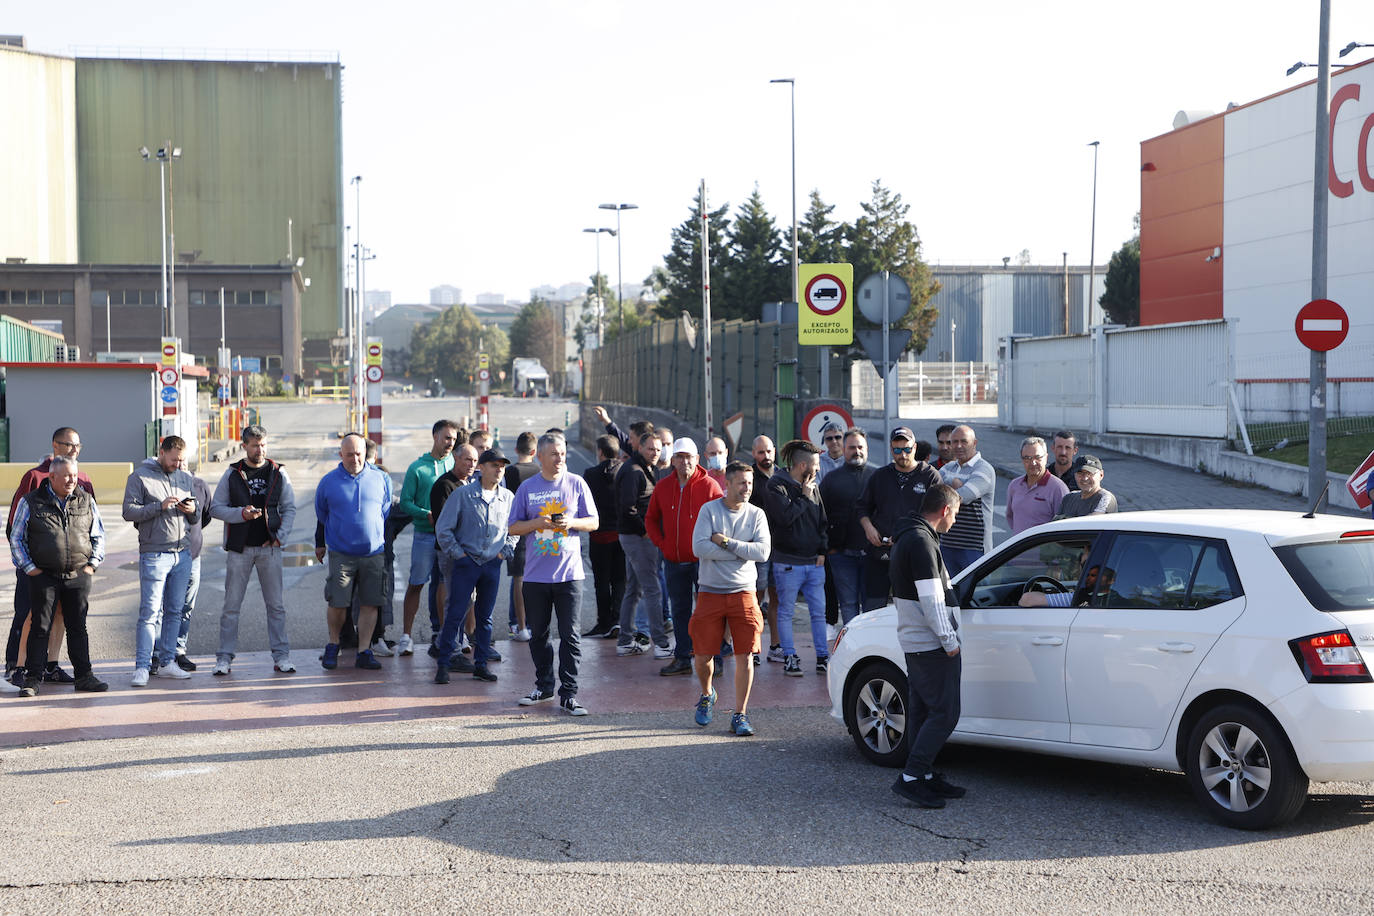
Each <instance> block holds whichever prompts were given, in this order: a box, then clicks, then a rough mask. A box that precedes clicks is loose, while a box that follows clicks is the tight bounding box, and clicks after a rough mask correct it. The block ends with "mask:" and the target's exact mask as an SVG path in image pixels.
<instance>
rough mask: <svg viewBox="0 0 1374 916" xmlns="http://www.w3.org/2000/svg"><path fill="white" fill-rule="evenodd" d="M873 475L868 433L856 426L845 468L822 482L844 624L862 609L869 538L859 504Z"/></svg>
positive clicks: (850, 435)
mask: <svg viewBox="0 0 1374 916" xmlns="http://www.w3.org/2000/svg"><path fill="white" fill-rule="evenodd" d="M822 460H824V459H822ZM872 476H873V468H871V467H869V466H868V433H866V432H864V431H863V430H862V429H858V428H857V427H856V428H853V429H850V430H847V431H846V432H845V434H844V465H843V466H841V467H838V468H836V469H835V470H834V471H833V472H832V473H830V474H827V475H826V476H825V479H824V480H822V481H821V503H822V504H824V506H825V514H826V518H827V519H828V521H829V524H830V528H829V531H828V532H827V534H828V538H829V544H830V557H829V568H830V574H831V577H832V579H833V580H834V583H835V597H836V599H837V600H838V601H839V605H840V619H841V620H843V621H844V622H845V623H849V621H851V620H853V619H854V617H855V616H856V615H857V614H858V613H859V612H860V611H861V610H863V595H864V550H865V548H866V547H868V536H867V535H865V534H864V529H863V526H862V525H860V524H859V511H858V502H859V497H860V496H861V495H863V492H864V488H865V487H866V486H868V479H869V478H870V477H872Z"/></svg>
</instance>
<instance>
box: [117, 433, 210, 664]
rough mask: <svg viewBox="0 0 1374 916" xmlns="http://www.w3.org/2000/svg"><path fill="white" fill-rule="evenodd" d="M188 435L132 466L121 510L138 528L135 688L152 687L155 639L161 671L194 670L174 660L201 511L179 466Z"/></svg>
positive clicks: (173, 439) (172, 438)
mask: <svg viewBox="0 0 1374 916" xmlns="http://www.w3.org/2000/svg"><path fill="white" fill-rule="evenodd" d="M184 451H186V440H184V439H182V438H181V437H180V436H168V437H167V438H165V439H163V440H162V443H161V445H159V447H158V450H157V457H156V458H149V459H147V460H145V461H144V462H143V463H142V464H140V465H139V466H138V467H136V468H135V469H134V472H133V473H132V474H130V475H129V479H128V481H127V482H126V483H125V484H124V504H123V509H122V512H121V514H122V515H123V516H124V520H125V521H126V522H133V523H134V527H135V528H137V529H138V584H139V602H138V631H137V635H136V640H135V646H136V648H135V655H134V676H133V680H132V681H131V682H130V683H131V684H132V686H134V687H147V686H148V673H149V669H150V668H151V666H152V658H153V650H154V648H155V647H154V643H156V644H157V645H156V650H157V653H158V660H159V661H160V662H161V664H160V665H159V666H158V676H159V677H168V678H176V679H178V680H184V679H185V678H188V677H190V676H191V672H189V671H187V670H186V669H184V668H182V667H181V666H180V665H178V664H177V663H176V661H175V659H176V654H177V636H178V634H179V633H180V632H181V608H182V606H183V605H184V604H185V602H186V588H187V585H188V584H189V583H190V581H191V525H192V519H193V518H194V517H195V516H196V514H197V513H198V512H199V511H200V509H201V507H200V506H197V505H196V499H195V494H194V492H193V490H192V483H191V475H190V474H188V473H186V472H185V471H183V470H181V469H180V463H181V456H182V453H183V452H184Z"/></svg>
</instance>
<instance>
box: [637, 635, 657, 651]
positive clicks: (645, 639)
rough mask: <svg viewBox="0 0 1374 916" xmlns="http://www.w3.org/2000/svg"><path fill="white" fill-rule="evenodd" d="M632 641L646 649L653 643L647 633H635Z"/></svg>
mask: <svg viewBox="0 0 1374 916" xmlns="http://www.w3.org/2000/svg"><path fill="white" fill-rule="evenodd" d="M634 641H635V642H637V643H639V644H640V645H641V646H643V647H644V648H646V649H647V648H648V647H649V646H652V645H653V644H654V641H653V640H652V639H650V638H649V634H648V633H636V634H635V639H634Z"/></svg>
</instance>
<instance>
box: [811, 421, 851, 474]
mask: <svg viewBox="0 0 1374 916" xmlns="http://www.w3.org/2000/svg"><path fill="white" fill-rule="evenodd" d="M821 441H822V442H823V443H824V444H825V451H823V452H821V470H820V473H819V474H817V475H816V482H817V484H819V483H820V482H821V481H822V480H825V475H826V474H829V473H830V472H831V471H833V470H835V468H842V467H844V430H843V429H842V428H841V427H840V425H839V424H838V423H827V424H825V428H824V429H822V430H821Z"/></svg>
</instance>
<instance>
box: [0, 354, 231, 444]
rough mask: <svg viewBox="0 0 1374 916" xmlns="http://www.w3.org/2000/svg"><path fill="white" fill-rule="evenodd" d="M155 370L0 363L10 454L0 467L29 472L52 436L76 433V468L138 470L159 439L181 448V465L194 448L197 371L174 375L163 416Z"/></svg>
mask: <svg viewBox="0 0 1374 916" xmlns="http://www.w3.org/2000/svg"><path fill="white" fill-rule="evenodd" d="M161 368H162V367H161V366H160V365H158V364H157V363H153V362H145V363H133V362H130V363H113V362H111V363H27V362H5V363H0V372H3V373H4V391H5V398H4V408H3V410H4V416H5V419H6V420H7V421H8V424H9V454H7V455H0V459H4V460H5V461H8V462H11V463H14V464H19V465H22V466H23V467H24V468H29V467H32V466H33V465H35V464H37V463H38V462H39V461H41V460H42V459H43V457H44V456H45V455H47V454H49V453H50V452H51V450H52V433H53V430H54V429H57V428H58V427H62V426H70V427H73V428H74V429H76V430H77V431H78V432H80V433H81V443H82V449H81V455H80V459H81V461H82V462H83V463H84V462H87V461H91V462H104V461H109V462H133V463H137V462H139V461H142V460H143V459H144V458H148V457H151V455H152V454H153V452H152V451H150V448H151V449H153V450H155V449H156V447H157V443H158V441H159V440H161V439H162V438H163V437H164V436H170V435H177V436H180V437H181V438H183V439H185V440H186V455H187V460H188V461H190V462H192V463H194V462H195V456H196V454H197V452H198V450H199V447H200V441H199V417H198V413H197V405H196V380H197V379H200V378H207V377H208V372H207V370H206V369H205V367H204V366H196V365H194V364H183V365H182V366H181V367H180V369H181V371H180V375H179V385H178V386H177V387H178V389H179V390H178V395H179V396H178V398H177V399H176V404H175V406H176V413H175V414H174V415H169V414H165V413H164V407H165V405H164V401H163V398H162V392H163V388H164V387H165V386H163V385H162V384H161V380H160V379H159V378H158V372H159V370H160V369H161Z"/></svg>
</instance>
